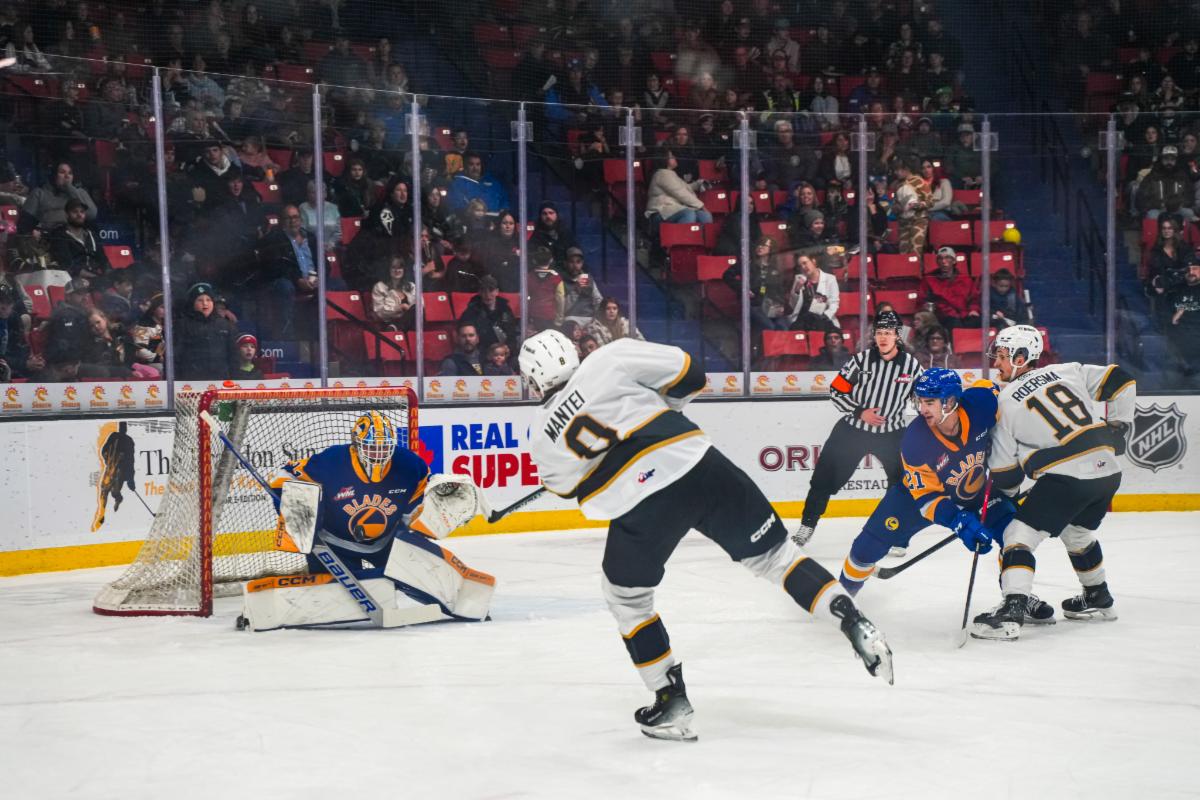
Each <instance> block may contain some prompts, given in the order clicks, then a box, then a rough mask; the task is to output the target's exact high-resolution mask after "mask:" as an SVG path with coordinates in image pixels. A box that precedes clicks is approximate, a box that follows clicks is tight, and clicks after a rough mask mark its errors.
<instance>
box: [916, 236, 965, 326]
mask: <svg viewBox="0 0 1200 800" xmlns="http://www.w3.org/2000/svg"><path fill="white" fill-rule="evenodd" d="M957 255H958V254H957V253H955V252H954V248H953V247H943V248H941V249H939V250H938V251H937V262H938V271H937V272H931V273H929V274H927V275H926V276H925V277H924V279H923V280H922V281H921V297H922V298H923V300H924V302H925V307H926V308H927V309H928V310H930V311H932V312H933V313H934V314H935V315H937V318H938V321H940V322H941V323H942V327H945V328H957V327H964V326H965V327H970V326H973V325H974V326H977V325H979V286H978V285H976V283H975V281H974V280H973V279H972V278H971V276H970V275H963V274H960V273H959V271H958V263H957V260H956V259H957Z"/></svg>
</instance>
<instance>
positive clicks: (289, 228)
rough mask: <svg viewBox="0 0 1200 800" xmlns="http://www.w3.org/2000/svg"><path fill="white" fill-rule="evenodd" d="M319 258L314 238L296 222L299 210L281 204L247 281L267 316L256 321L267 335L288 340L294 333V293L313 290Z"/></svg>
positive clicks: (305, 293) (315, 283) (310, 292)
mask: <svg viewBox="0 0 1200 800" xmlns="http://www.w3.org/2000/svg"><path fill="white" fill-rule="evenodd" d="M319 257H320V252H319V251H318V250H317V239H316V237H315V236H314V235H313V234H312V233H311V232H310V231H307V230H305V229H304V227H303V226H302V225H301V224H300V209H298V208H297V207H296V206H285V207H284V209H283V221H282V224H281V225H280V227H278V228H273V229H272V230H271V231H270V232H269V233H268V234H267V235H266V236H264V237H263V238H262V241H261V242H260V244H259V248H258V266H257V269H256V270H255V271H254V273H253V274H252V275H251V276H250V280H249V281H248V282H247V286H248V288H251V289H255V290H257V291H258V295H259V302H260V303H261V304H262V307H264V308H265V309H266V310H267V315H268V317H269V319H265V320H260V322H262V323H263V324H264V325H266V327H267V329H268V330H269V331H270V333H271V338H274V339H290V338H292V336H293V335H294V334H295V330H294V323H295V306H296V302H295V301H296V296H297V295H311V294H313V293H314V292H316V290H317V265H318V263H319Z"/></svg>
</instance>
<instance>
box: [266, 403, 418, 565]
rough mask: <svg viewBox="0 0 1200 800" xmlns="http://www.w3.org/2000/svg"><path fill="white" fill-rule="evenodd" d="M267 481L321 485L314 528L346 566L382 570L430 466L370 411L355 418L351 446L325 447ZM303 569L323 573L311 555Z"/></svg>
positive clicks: (412, 507)
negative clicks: (288, 480) (293, 481)
mask: <svg viewBox="0 0 1200 800" xmlns="http://www.w3.org/2000/svg"><path fill="white" fill-rule="evenodd" d="M283 473H284V474H283V475H281V476H280V477H278V478H276V479H275V480H274V481H272V485H273V486H275V487H276V488H278V487H280V486H282V485H283V482H284V481H285V480H287V479H289V478H296V479H299V480H302V481H308V482H309V483H316V484H320V485H321V488H322V494H321V505H320V508H319V510H318V514H317V530H319V531H321V539H322V540H323V541H324V542H325V544H327V545H329V546H330V547H331V548H332V549H333V551H334V552H335V553H336V554H337V555H338V557H339V558H341V559H342V563H344V564H345V565H346V566H347V567H348V568H350V569H351V570H353V571H355V572H359V571H360V570H361V569H363V568H364V567H365V564H364V562H366V564H369V565H370V566H371V567H374V568H377V569H382V568H383V565H384V563H385V562H386V561H387V556H388V549H389V546H390V545H391V542H392V538H393V536H394V535H397V534H404V533H407V532H408V526H407V525H406V524H405V522H404V518H405V517H406V516H408V515H410V514H411V513H412V512H413V511H414V510H415V509H416V508H417V506H418V505H420V504H421V499H422V497H423V496H424V493H425V484H426V482H427V481H428V479H429V466H428V465H427V464H426V463H425V461H424V460H423V459H422V458H421V457H420V456H418V455H417V454H416V453H414V452H412V451H411V450H409V449H408V448H407V447H404V446H403V445H402V444H400V443H398V442H397V441H396V430H395V427H394V426H393V425H392V423H391V421H389V420H388V419H387V418H386V417H385V416H383V415H382V414H380V413H379V412H378V411H371V412H369V413H367V414H364V415H363V416H361V417H359V418H358V420H357V421H356V422H355V424H354V429H353V431H352V433H351V441H350V444H337V445H333V446H331V447H326V448H325V449H324V450H321V451H320V452H318V453H314V454H313V455H312V456H310V457H308V458H302V459H300V460H298V461H292V462H290V463H289V464H287V465H286V466H285V467H284V468H283ZM308 567H309V570H310V571H312V572H324V571H325V567H324V565H323V564H322V563H321V562H320V561H319V560H317V558H316V557H315V556H314V555H312V554H311V553H310V554H309V555H308Z"/></svg>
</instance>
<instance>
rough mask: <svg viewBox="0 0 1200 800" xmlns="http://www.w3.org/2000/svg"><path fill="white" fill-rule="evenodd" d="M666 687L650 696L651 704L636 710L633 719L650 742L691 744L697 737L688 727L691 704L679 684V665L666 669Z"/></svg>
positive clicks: (680, 666)
mask: <svg viewBox="0 0 1200 800" xmlns="http://www.w3.org/2000/svg"><path fill="white" fill-rule="evenodd" d="M667 680H669V681H670V683H669V684H667V685H666V686H664V687H663V688H661V689H659V690H658V691H657V692H655V694H654V705H652V706H646V707H644V708H639V709H638V710H637V711H635V712H633V718H634V720H636V721H637V724H638V725H641V726H642V733H644V734H646V735H647V736H649V737H650V738H651V739H667V740H669V741H673V742H694V741H696V739H697V738H698V737H697V736H696V731H695V730H693V728H692V717H693V716H694V713H693V711H692V704H691V703H689V702H688V699H687V688H686V687H685V686H684V685H683V665H682V664H676V665H675V666H673V667H671V668H670V669H669V670H667Z"/></svg>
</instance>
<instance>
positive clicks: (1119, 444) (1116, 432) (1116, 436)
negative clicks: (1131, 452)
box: [1108, 420, 1129, 456]
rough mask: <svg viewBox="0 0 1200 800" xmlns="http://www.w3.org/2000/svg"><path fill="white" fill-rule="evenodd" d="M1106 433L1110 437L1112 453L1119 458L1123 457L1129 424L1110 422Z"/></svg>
mask: <svg viewBox="0 0 1200 800" xmlns="http://www.w3.org/2000/svg"><path fill="white" fill-rule="evenodd" d="M1108 433H1109V436H1111V437H1112V446H1113V451H1114V452H1115V453H1116V454H1117V455H1119V456H1123V455H1125V445H1126V443H1127V442H1128V441H1129V439H1128V437H1129V423H1128V422H1119V421H1116V420H1110V421H1109V423H1108Z"/></svg>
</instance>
